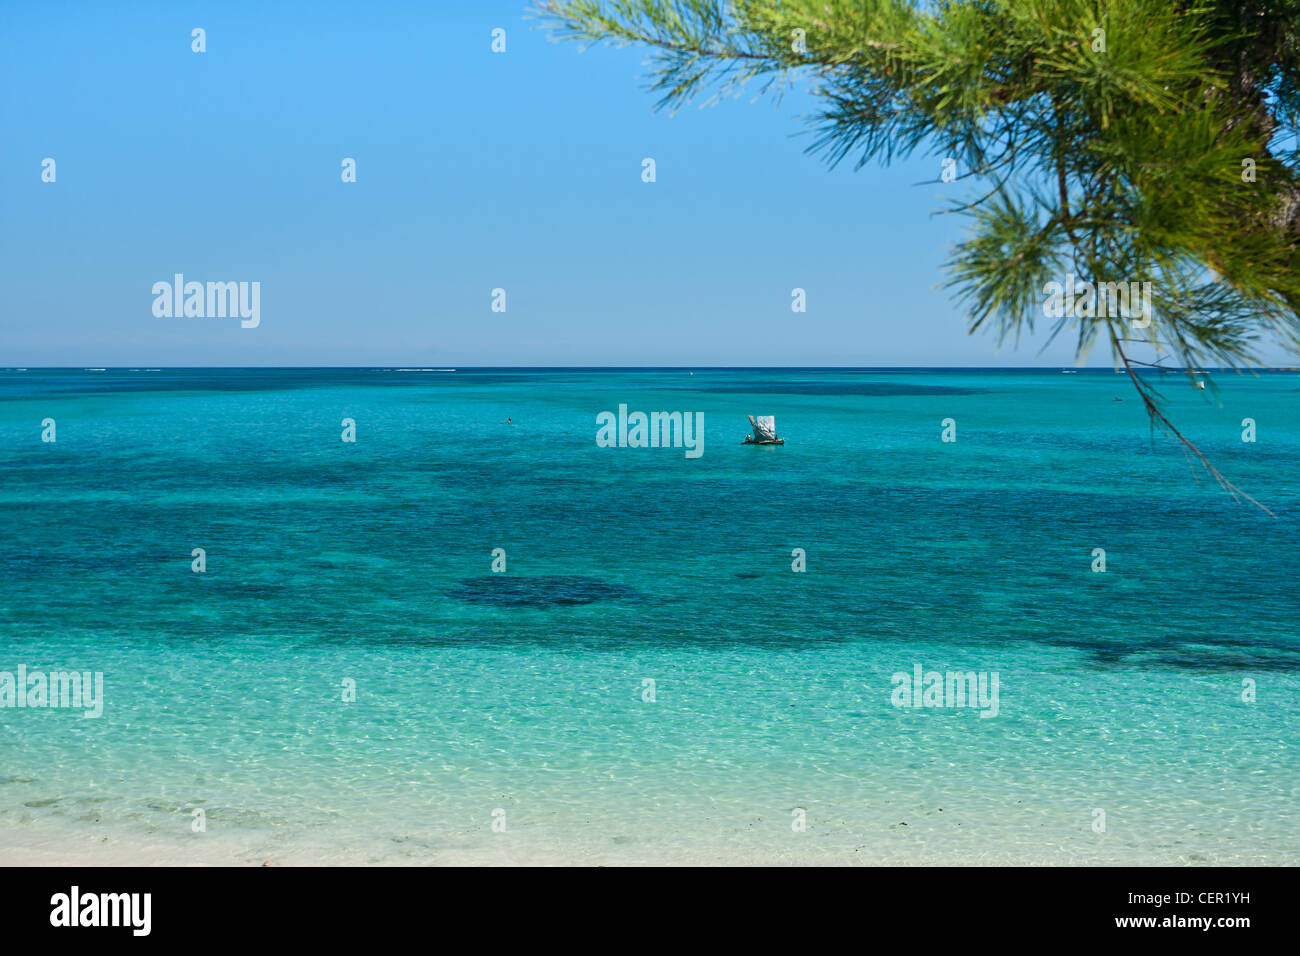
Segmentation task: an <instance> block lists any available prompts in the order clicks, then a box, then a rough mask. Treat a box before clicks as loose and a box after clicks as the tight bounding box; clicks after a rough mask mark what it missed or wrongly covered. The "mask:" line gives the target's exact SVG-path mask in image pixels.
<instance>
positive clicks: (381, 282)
mask: <svg viewBox="0 0 1300 956" xmlns="http://www.w3.org/2000/svg"><path fill="white" fill-rule="evenodd" d="M195 28H202V29H203V30H204V32H205V35H204V40H205V45H206V51H205V52H202V53H197V52H194V51H193V50H192V48H191V47H192V43H193V42H194V41H193V37H192V31H193V30H194V29H195ZM496 28H501V29H504V30H505V44H506V50H505V52H504V53H494V52H493V51H492V49H491V47H492V31H493V30H494V29H496ZM646 73H647V70H646V53H645V51H643V50H638V49H631V48H629V49H612V48H607V47H596V48H592V49H588V50H586V51H583V50H582V48H581V47H580V46H579V45H577V44H575V43H572V42H562V43H559V42H555V41H554V40H553V39H551V38H550V35H549V34H548V32H547V31H546V30H544V29H543V28H542V27H541V25H540V24H539V23H538V22H537V21H536V20H535V19H534V18H533V17H531V16H530V15H529V12H528V5H527V4H526V3H521V2H508V3H500V2H482V0H475V2H468V0H465V2H453V0H432V2H414V0H412V2H365V3H335V2H332V0H324V2H315V3H291V2H284V3H273V4H272V3H252V2H222V3H186V2H163V3H146V2H135V3H129V4H128V3H112V4H105V3H75V2H70V3H59V4H49V3H45V2H30V0H4V2H3V3H0V131H2V135H0V366H41V365H47V366H48V365H53V366H93V367H98V366H106V367H115V366H141V365H143V366H222V365H231V366H254V365H262V366H292V365H307V366H311V365H317V366H324V365H375V366H436V367H470V366H499V365H523V366H548V365H549V366H601V365H606V366H640V365H645V366H663V365H673V366H725V365H735V366H748V365H776V366H831V365H844V366H1011V365H1020V366H1043V367H1062V366H1069V365H1073V364H1075V356H1074V343H1073V341H1071V340H1068V339H1066V338H1064V337H1063V338H1062V339H1061V340H1058V341H1056V342H1054V343H1051V344H1050V345H1049V344H1047V341H1046V336H1045V335H1043V334H1040V335H1039V336H1038V337H1036V338H1031V339H1028V340H1022V341H1021V342H1020V343H1019V345H1018V347H1017V346H1016V345H1015V343H1004V344H1002V345H1001V346H999V343H998V341H997V340H996V338H995V337H994V336H992V335H990V334H985V333H978V334H976V335H974V336H969V335H968V334H967V332H966V319H965V317H964V314H963V312H962V310H961V308H960V306H959V304H958V303H957V302H956V301H955V300H954V299H953V297H952V295H951V293H950V292H949V291H947V290H945V289H944V288H942V283H943V282H944V281H945V278H946V277H945V273H944V268H943V262H944V260H945V259H946V257H947V255H948V253H949V251H950V249H951V247H952V245H953V244H954V243H955V242H956V241H958V240H959V239H960V238H961V235H962V233H963V230H964V228H965V225H966V224H965V223H964V222H963V221H962V220H961V219H960V218H958V217H956V216H950V215H936V214H935V213H937V212H938V210H940V209H942V208H943V207H944V205H945V201H946V199H948V198H952V197H954V196H955V197H957V198H960V196H961V195H963V193H961V192H960V190H963V189H965V187H964V186H963V185H961V184H960V183H958V184H943V183H937V182H933V180H936V179H938V178H939V173H940V171H941V166H940V163H941V157H938V156H921V155H917V156H914V157H912V158H910V159H909V160H907V161H896V162H895V163H894V164H893V165H890V166H888V167H882V166H880V165H877V164H875V163H873V164H871V165H868V166H866V167H864V168H862V169H860V170H856V171H855V170H854V169H853V166H854V163H853V162H851V161H849V162H845V163H844V164H842V165H840V166H839V167H837V168H830V167H829V166H828V165H827V164H826V162H825V161H824V160H823V159H822V158H820V157H817V156H813V155H808V154H807V153H806V152H805V150H806V148H807V147H808V145H809V144H810V142H811V140H812V136H811V135H810V134H811V129H812V125H811V123H810V122H809V120H810V119H811V117H812V114H813V112H814V110H815V101H814V100H813V99H812V98H811V97H810V96H809V95H807V93H806V92H805V91H804V90H803V89H802V88H801V87H800V86H798V85H796V86H795V87H794V88H792V89H791V90H789V91H787V93H786V94H785V96H784V97H783V98H782V99H781V101H780V102H779V103H778V102H776V101H775V100H774V99H772V98H771V97H770V96H769V97H760V98H757V99H755V97H756V96H758V94H757V91H751V92H750V93H749V94H747V95H744V96H741V97H739V98H734V99H728V100H725V101H724V102H722V103H720V104H717V105H714V106H707V107H704V108H700V107H698V106H697V105H692V106H689V107H686V108H683V109H681V110H679V111H678V112H677V113H676V114H671V113H669V112H666V111H664V112H656V111H655V109H654V102H655V96H654V95H653V94H651V93H650V92H648V91H647V89H646V81H645V77H646ZM47 158H49V159H53V160H54V176H55V179H54V182H44V181H42V175H43V170H44V168H45V164H44V160H46V159H47ZM345 158H350V159H353V160H355V164H356V167H355V168H356V181H355V182H343V181H342V176H341V173H342V167H343V161H344V159H345ZM646 158H651V159H653V160H654V161H655V175H656V180H655V182H652V183H647V182H644V181H643V180H642V170H643V160H644V159H646ZM927 180H930V181H931V182H925V181H927ZM949 191H951V192H949ZM176 273H181V274H183V275H184V276H185V280H186V281H198V282H205V283H206V282H230V281H233V282H240V281H242V282H250V283H251V282H258V283H260V285H259V290H260V311H259V323H258V325H257V326H256V328H243V327H241V323H240V321H239V320H238V319H231V318H229V317H225V318H217V317H196V316H188V317H187V316H181V317H177V316H172V317H166V316H162V317H160V316H158V315H155V314H154V306H155V295H154V293H153V287H154V284H155V283H156V282H160V281H162V282H168V283H170V282H171V281H172V279H173V276H174V275H175V274H176ZM796 288H799V289H803V290H804V293H805V296H806V311H805V312H802V313H800V312H794V311H792V309H791V303H792V291H793V290H794V289H796ZM494 289H503V290H505V311H504V312H500V311H493V309H492V304H493V301H494V299H493V290H494ZM497 301H498V302H499V301H500V300H499V299H498V300H497ZM1042 324H1043V325H1044V326H1046V325H1047V324H1048V323H1047V322H1046V321H1045V320H1044V322H1043V323H1042ZM1265 357H1266V359H1267V360H1268V361H1270V362H1272V363H1274V364H1295V360H1294V359H1293V358H1290V359H1289V358H1288V356H1286V354H1285V353H1284V352H1282V351H1281V350H1280V349H1272V350H1270V351H1268V352H1267V353H1266V356H1265ZM1087 364H1088V365H1091V366H1107V365H1109V364H1110V357H1109V354H1108V353H1107V352H1105V351H1103V350H1096V351H1094V352H1093V353H1092V355H1091V356H1090V357H1089V360H1088V362H1087Z"/></svg>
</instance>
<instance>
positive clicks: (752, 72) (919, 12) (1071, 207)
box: [539, 0, 1300, 367]
mask: <svg viewBox="0 0 1300 956" xmlns="http://www.w3.org/2000/svg"><path fill="white" fill-rule="evenodd" d="M539 12H540V13H541V15H542V17H543V19H544V20H546V21H547V22H548V23H549V24H550V25H551V26H552V27H553V29H554V30H555V31H556V33H557V34H558V35H560V36H562V37H567V38H572V39H577V40H582V41H588V42H598V41H611V42H614V43H620V44H635V45H642V46H646V47H648V48H649V49H650V50H651V51H652V54H653V58H654V59H653V74H652V77H651V88H652V89H653V90H654V92H656V93H657V94H658V96H659V104H660V106H662V107H669V108H675V107H678V106H680V105H682V104H684V103H686V102H688V101H691V100H693V99H695V98H697V97H698V96H700V95H702V94H703V93H704V92H706V91H712V93H713V95H715V96H719V95H727V94H730V93H733V92H736V91H737V90H739V89H740V88H741V87H744V86H745V85H746V84H748V83H750V82H754V83H756V84H758V85H759V88H760V90H766V91H772V92H775V93H778V94H779V92H780V90H781V89H782V88H784V86H785V85H787V84H788V83H789V82H791V81H792V79H793V78H794V77H796V76H804V75H806V76H807V77H809V78H810V80H811V83H812V88H813V90H814V92H815V94H816V95H817V97H819V99H820V103H821V109H820V112H819V115H818V117H817V120H816V123H817V130H816V137H815V139H814V141H813V145H812V147H811V148H812V149H813V150H814V151H815V152H818V153H820V154H821V155H823V156H824V157H825V158H826V159H827V160H829V161H830V162H832V163H838V162H841V161H842V160H845V159H848V158H852V159H853V160H854V161H855V162H856V163H857V164H858V165H859V166H860V165H862V164H863V163H866V162H868V161H871V160H873V159H874V160H879V161H883V162H888V161H889V160H891V159H892V158H893V157H894V156H899V155H907V154H909V153H911V152H912V151H914V150H917V149H924V150H926V151H927V152H930V153H932V154H934V155H936V156H943V157H952V158H954V159H956V160H957V161H958V163H959V169H960V170H961V171H962V176H963V179H964V180H965V181H966V182H968V183H969V184H970V185H972V186H973V187H974V193H973V195H972V196H971V197H969V201H967V202H965V203H962V204H954V207H953V210H952V211H954V212H957V213H959V214H962V215H965V216H968V217H969V221H970V227H971V230H970V233H969V235H968V236H967V238H966V239H965V240H963V241H962V242H961V243H960V244H958V245H957V247H956V248H955V249H954V251H953V254H952V257H951V260H950V278H949V282H950V285H951V286H952V287H953V288H954V289H955V291H956V294H957V295H958V297H959V299H960V301H962V302H963V303H964V304H965V306H966V307H967V309H968V312H969V315H970V322H971V330H972V331H974V330H975V329H979V328H991V329H993V330H995V332H996V333H997V334H999V335H1000V336H1001V337H1004V338H1005V337H1012V338H1015V337H1018V336H1019V334H1020V332H1021V331H1022V330H1023V329H1026V328H1029V329H1032V328H1033V326H1034V322H1035V319H1036V318H1039V317H1042V316H1043V315H1044V311H1043V303H1044V298H1045V295H1044V290H1043V285H1044V283H1045V282H1047V281H1050V280H1058V281H1059V280H1060V279H1061V278H1062V276H1063V275H1064V274H1065V273H1067V272H1070V273H1073V274H1074V275H1076V276H1078V277H1079V278H1080V280H1087V281H1090V282H1102V281H1125V282H1128V281H1150V282H1152V283H1153V304H1154V307H1155V308H1154V313H1155V314H1154V316H1153V321H1152V323H1151V325H1150V327H1148V328H1145V329H1141V330H1140V332H1137V331H1135V330H1134V329H1132V328H1130V327H1128V326H1127V325H1126V323H1125V322H1124V320H1122V319H1117V318H1116V317H1114V316H1067V317H1066V318H1065V319H1062V320H1060V321H1059V322H1058V324H1057V326H1056V328H1054V330H1053V331H1054V333H1059V332H1061V331H1064V330H1066V329H1072V331H1073V332H1074V333H1075V334H1076V335H1077V338H1078V348H1079V350H1080V352H1081V353H1082V352H1086V351H1087V350H1088V349H1089V348H1090V347H1091V346H1092V345H1093V344H1094V342H1095V341H1096V340H1097V339H1098V338H1102V339H1104V340H1106V341H1107V342H1108V343H1109V344H1110V347H1111V348H1112V350H1113V352H1114V354H1115V357H1116V359H1117V361H1124V362H1125V364H1128V359H1127V356H1126V354H1125V344H1126V343H1128V342H1131V341H1133V339H1132V338H1130V336H1131V335H1135V334H1138V335H1141V337H1142V338H1143V339H1144V340H1146V341H1149V342H1151V343H1152V344H1154V345H1155V346H1156V348H1157V350H1158V351H1159V352H1160V353H1161V354H1163V355H1167V356H1169V357H1170V358H1171V359H1172V360H1173V361H1175V362H1176V363H1177V364H1179V365H1184V366H1191V367H1195V366H1197V365H1201V364H1216V365H1227V366H1234V367H1236V366H1242V365H1247V364H1250V363H1252V362H1253V361H1255V359H1254V352H1253V351H1252V349H1253V348H1254V345H1255V343H1256V342H1257V341H1258V339H1259V337H1260V335H1261V334H1262V333H1263V332H1265V331H1272V332H1274V333H1277V332H1280V333H1282V334H1283V335H1284V336H1286V337H1287V338H1288V339H1289V340H1290V341H1291V342H1292V343H1293V344H1294V343H1296V342H1297V341H1300V334H1298V331H1300V319H1298V318H1297V314H1298V312H1300V176H1298V175H1297V161H1298V160H1300V151H1298V150H1297V142H1296V125H1295V124H1296V120H1297V117H1298V116H1300V0H1273V2H1257V0H1222V2H1219V3H1213V2H1206V0H1199V2H1197V0H1193V2H1181V3H1180V2H1176V0H1003V2H998V0H936V2H928V3H924V2H904V0H732V2H730V3H726V2H718V0H554V2H550V3H544V4H542V5H541V6H540V7H539ZM796 31H803V32H802V34H798V33H796ZM1098 31H1102V32H1098ZM799 36H802V37H803V38H804V42H803V44H802V45H801V44H799V43H798V42H796V39H797V38H798V37H799ZM1246 159H1250V160H1253V161H1254V163H1255V181H1254V182H1246V181H1243V175H1242V174H1243V160H1246Z"/></svg>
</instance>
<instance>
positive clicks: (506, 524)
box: [0, 369, 1300, 864]
mask: <svg viewBox="0 0 1300 956" xmlns="http://www.w3.org/2000/svg"><path fill="white" fill-rule="evenodd" d="M1213 380H1214V381H1215V382H1216V383H1217V384H1218V386H1219V389H1218V392H1217V394H1215V393H1214V392H1205V393H1202V392H1197V391H1194V390H1193V389H1191V388H1190V387H1189V386H1188V384H1187V382H1186V380H1185V379H1182V378H1179V377H1177V376H1172V375H1171V376H1168V377H1167V378H1166V379H1164V380H1162V382H1161V383H1160V384H1161V388H1162V389H1163V391H1164V392H1165V394H1166V396H1167V398H1168V410H1169V413H1170V414H1171V416H1172V417H1173V418H1174V419H1175V421H1176V422H1177V423H1178V425H1179V426H1180V427H1181V428H1182V429H1183V430H1184V432H1185V433H1186V434H1188V435H1189V436H1190V437H1192V438H1193V439H1194V440H1196V441H1197V442H1198V444H1199V445H1200V447H1201V448H1202V450H1203V451H1204V452H1205V453H1206V454H1207V455H1208V456H1209V457H1210V458H1211V460H1213V461H1214V462H1215V463H1216V464H1217V465H1218V466H1219V468H1220V470H1222V471H1223V472H1224V473H1225V474H1226V475H1227V476H1228V477H1229V478H1231V479H1232V480H1233V481H1234V482H1235V483H1236V484H1237V485H1238V486H1240V487H1241V488H1242V489H1243V490H1245V491H1246V492H1248V493H1249V494H1250V495H1252V496H1253V497H1255V498H1256V499H1258V500H1259V501H1260V502H1262V503H1263V504H1265V505H1266V506H1268V507H1269V508H1270V509H1271V510H1272V511H1273V512H1274V513H1275V514H1276V515H1277V517H1276V518H1273V517H1270V516H1269V515H1267V514H1265V513H1264V512H1263V511H1261V510H1259V509H1257V508H1255V507H1254V506H1252V505H1249V504H1247V503H1238V502H1234V501H1233V500H1232V499H1231V498H1230V497H1229V496H1228V495H1227V494H1226V493H1224V492H1223V491H1222V490H1221V489H1219V488H1218V487H1217V485H1216V484H1215V483H1214V482H1213V481H1212V480H1208V479H1207V478H1206V477H1205V476H1204V475H1203V474H1200V473H1199V472H1198V471H1195V470H1193V469H1192V468H1190V467H1189V464H1188V462H1187V461H1186V460H1185V458H1184V456H1183V455H1182V454H1181V453H1180V451H1179V450H1178V448H1177V446H1176V445H1175V444H1174V443H1172V442H1171V441H1169V440H1167V439H1164V438H1161V437H1159V436H1157V437H1156V438H1155V440H1154V442H1153V441H1152V438H1151V436H1150V433H1149V428H1148V424H1147V421H1146V418H1145V415H1144V413H1143V411H1142V409H1141V406H1140V404H1139V402H1138V401H1137V399H1136V397H1135V395H1134V394H1133V390H1132V388H1131V386H1130V385H1129V384H1128V383H1127V382H1126V381H1125V380H1124V378H1123V377H1122V376H1117V375H1114V374H1113V373H1112V372H1111V371H1109V370H1105V371H1101V372H1096V371H1087V370H1085V371H1081V372H1079V373H1077V374H1061V373H1060V371H1059V370H1052V371H1032V372H1029V371H994V370H954V371H940V370H934V371H924V370H912V371H900V370H893V371H891V370H861V371H855V370H781V369H762V370H759V369H751V370H737V369H728V370H719V369H697V370H694V372H693V374H688V372H687V371H685V370H676V369H672V370H599V371H593V370H547V371H529V370H515V369H497V370H457V371H454V372H446V371H398V370H391V369H345V370H328V369H325V370H301V369H300V370H168V369H164V370H158V371H147V370H143V369H141V370H127V369H112V370H107V371H83V370H41V369H29V370H24V371H18V370H7V371H0V476H2V477H0V672H2V671H8V672H16V670H17V668H18V666H19V665H25V666H26V667H27V668H28V670H29V671H58V670H77V671H90V672H101V673H102V674H103V680H104V702H103V713H102V716H101V717H99V718H97V719H96V718H87V717H84V716H82V713H81V712H80V711H78V710H75V709H57V708H43V709H32V708H26V709H17V708H5V707H0V860H8V861H11V862H26V861H36V862H55V861H59V860H70V859H77V860H89V861H119V860H125V861H138V862H172V863H187V862H194V863H261V862H263V861H265V860H271V861H274V862H277V863H311V862H319V863H368V862H374V863H467V862H471V863H472V862H483V863H507V862H516V863H605V864H611V863H612V864H617V863H675V862H687V863H701V862H706V863H707V862H737V863H742V862H745V863H749V862H771V863H858V862H861V863H911V864H936V863H1063V864H1070V863H1086V864H1107V863H1152V864H1155V863H1170V864H1177V863H1187V864H1222V863H1236V864H1256V863H1295V862H1297V856H1298V854H1297V850H1296V847H1297V846H1300V821H1298V820H1297V804H1298V800H1297V798H1298V797H1300V759H1298V758H1300V747H1298V746H1297V727H1298V726H1300V724H1298V722H1297V718H1298V717H1300V635H1298V633H1297V626H1296V625H1297V620H1298V618H1300V614H1298V613H1297V611H1298V610H1300V587H1298V586H1297V580H1298V579H1300V539H1298V537H1297V533H1296V531H1297V528H1296V516H1297V515H1298V514H1300V458H1298V455H1300V415H1298V414H1297V411H1298V409H1300V377H1298V376H1297V375H1296V374H1294V373H1266V374H1262V375H1260V376H1258V377H1251V376H1238V375H1235V374H1218V375H1214V376H1213ZM1116 398H1119V399H1121V401H1115V399H1116ZM620 404H625V405H627V406H628V408H629V409H631V410H634V411H635V410H641V411H645V412H650V411H682V412H689V413H693V412H702V413H703V421H704V445H703V449H704V450H703V454H702V455H701V456H700V457H699V458H696V459H691V458H688V457H687V456H686V455H685V453H684V450H683V449H681V448H602V447H598V446H597V444H596V441H595V437H596V431H597V427H596V416H597V415H598V413H600V412H602V411H606V410H609V411H616V410H617V409H618V406H619V405H620ZM748 414H773V415H775V416H776V422H777V426H778V431H779V432H780V433H781V434H782V435H783V436H784V437H786V439H787V444H785V445H784V446H782V447H776V448H770V447H752V446H742V445H741V444H740V441H741V439H742V438H743V437H744V436H745V434H746V432H747V431H748V430H749V425H748V422H747V421H746V415H748ZM507 417H509V418H510V419H512V420H513V424H509V425H508V424H505V420H506V419H507ZM46 418H52V419H54V420H55V423H56V429H57V433H56V439H57V440H56V441H55V442H53V443H50V442H43V441H42V440H41V436H42V429H43V425H42V422H43V420H44V419H46ZM344 418H351V419H353V420H354V421H355V423H356V441H355V442H354V443H345V442H343V441H341V440H340V436H341V432H342V425H341V422H342V420H343V419H344ZM946 418H952V419H953V420H954V421H955V423H956V437H957V440H956V441H955V442H943V441H941V430H942V429H941V422H942V421H943V420H944V419H946ZM1245 418H1251V419H1253V420H1254V421H1255V423H1256V429H1257V440H1256V441H1255V442H1253V443H1251V442H1243V441H1242V440H1241V436H1242V420H1243V419H1245ZM195 548H203V549H205V552H206V570H205V571H204V572H202V573H196V572H195V571H193V570H192V567H191V562H192V560H193V558H192V556H191V555H192V551H193V549H195ZM497 548H500V549H504V552H505V556H506V557H505V559H506V569H505V571H504V572H502V573H494V572H493V571H492V561H493V551H494V549H497ZM796 548H802V549H804V552H805V554H806V570H805V571H803V572H802V573H796V572H794V571H793V570H792V562H793V561H794V558H793V557H792V551H793V550H794V549H796ZM1096 548H1103V549H1104V550H1105V560H1106V570H1105V572H1104V573H1096V572H1094V571H1093V570H1092V567H1093V562H1094V549H1096ZM917 665H920V666H921V667H922V669H923V671H930V670H936V671H940V672H947V671H961V672H967V671H974V672H977V673H983V674H985V675H986V676H988V675H992V674H993V673H996V675H997V678H998V687H999V693H998V707H997V714H996V716H991V717H984V716H981V713H980V711H979V710H978V709H975V708H971V707H926V708H906V707H898V706H894V703H893V701H892V700H891V698H892V696H893V692H894V681H893V680H892V676H893V675H894V674H896V673H900V672H902V673H906V674H911V673H912V672H913V669H914V668H915V667H916V666H917ZM349 682H355V700H345V699H344V697H345V696H346V694H345V688H346V686H348V685H349ZM649 682H653V684H650V683H649ZM651 689H652V690H653V693H652V694H651V692H650V691H651ZM650 697H653V699H647V698H650ZM986 710H987V708H986ZM200 810H201V811H202V815H201V819H202V822H203V824H204V825H205V829H203V830H201V831H196V825H197V823H198V821H199V820H200V817H199V816H198V815H197V814H196V811H200ZM801 820H802V821H803V824H804V825H803V826H800V825H799V824H800V821H801ZM494 821H495V822H496V823H497V827H496V828H495V829H494V826H493V824H494ZM502 822H504V830H501V823H502ZM1102 824H1104V826H1103V825H1102Z"/></svg>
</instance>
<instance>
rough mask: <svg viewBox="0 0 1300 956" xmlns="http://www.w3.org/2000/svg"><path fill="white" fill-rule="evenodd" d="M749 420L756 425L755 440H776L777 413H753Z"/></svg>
mask: <svg viewBox="0 0 1300 956" xmlns="http://www.w3.org/2000/svg"><path fill="white" fill-rule="evenodd" d="M749 420H750V421H751V422H752V423H753V425H754V441H776V416H775V415H759V416H757V417H755V416H753V415H751V416H750V417H749Z"/></svg>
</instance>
